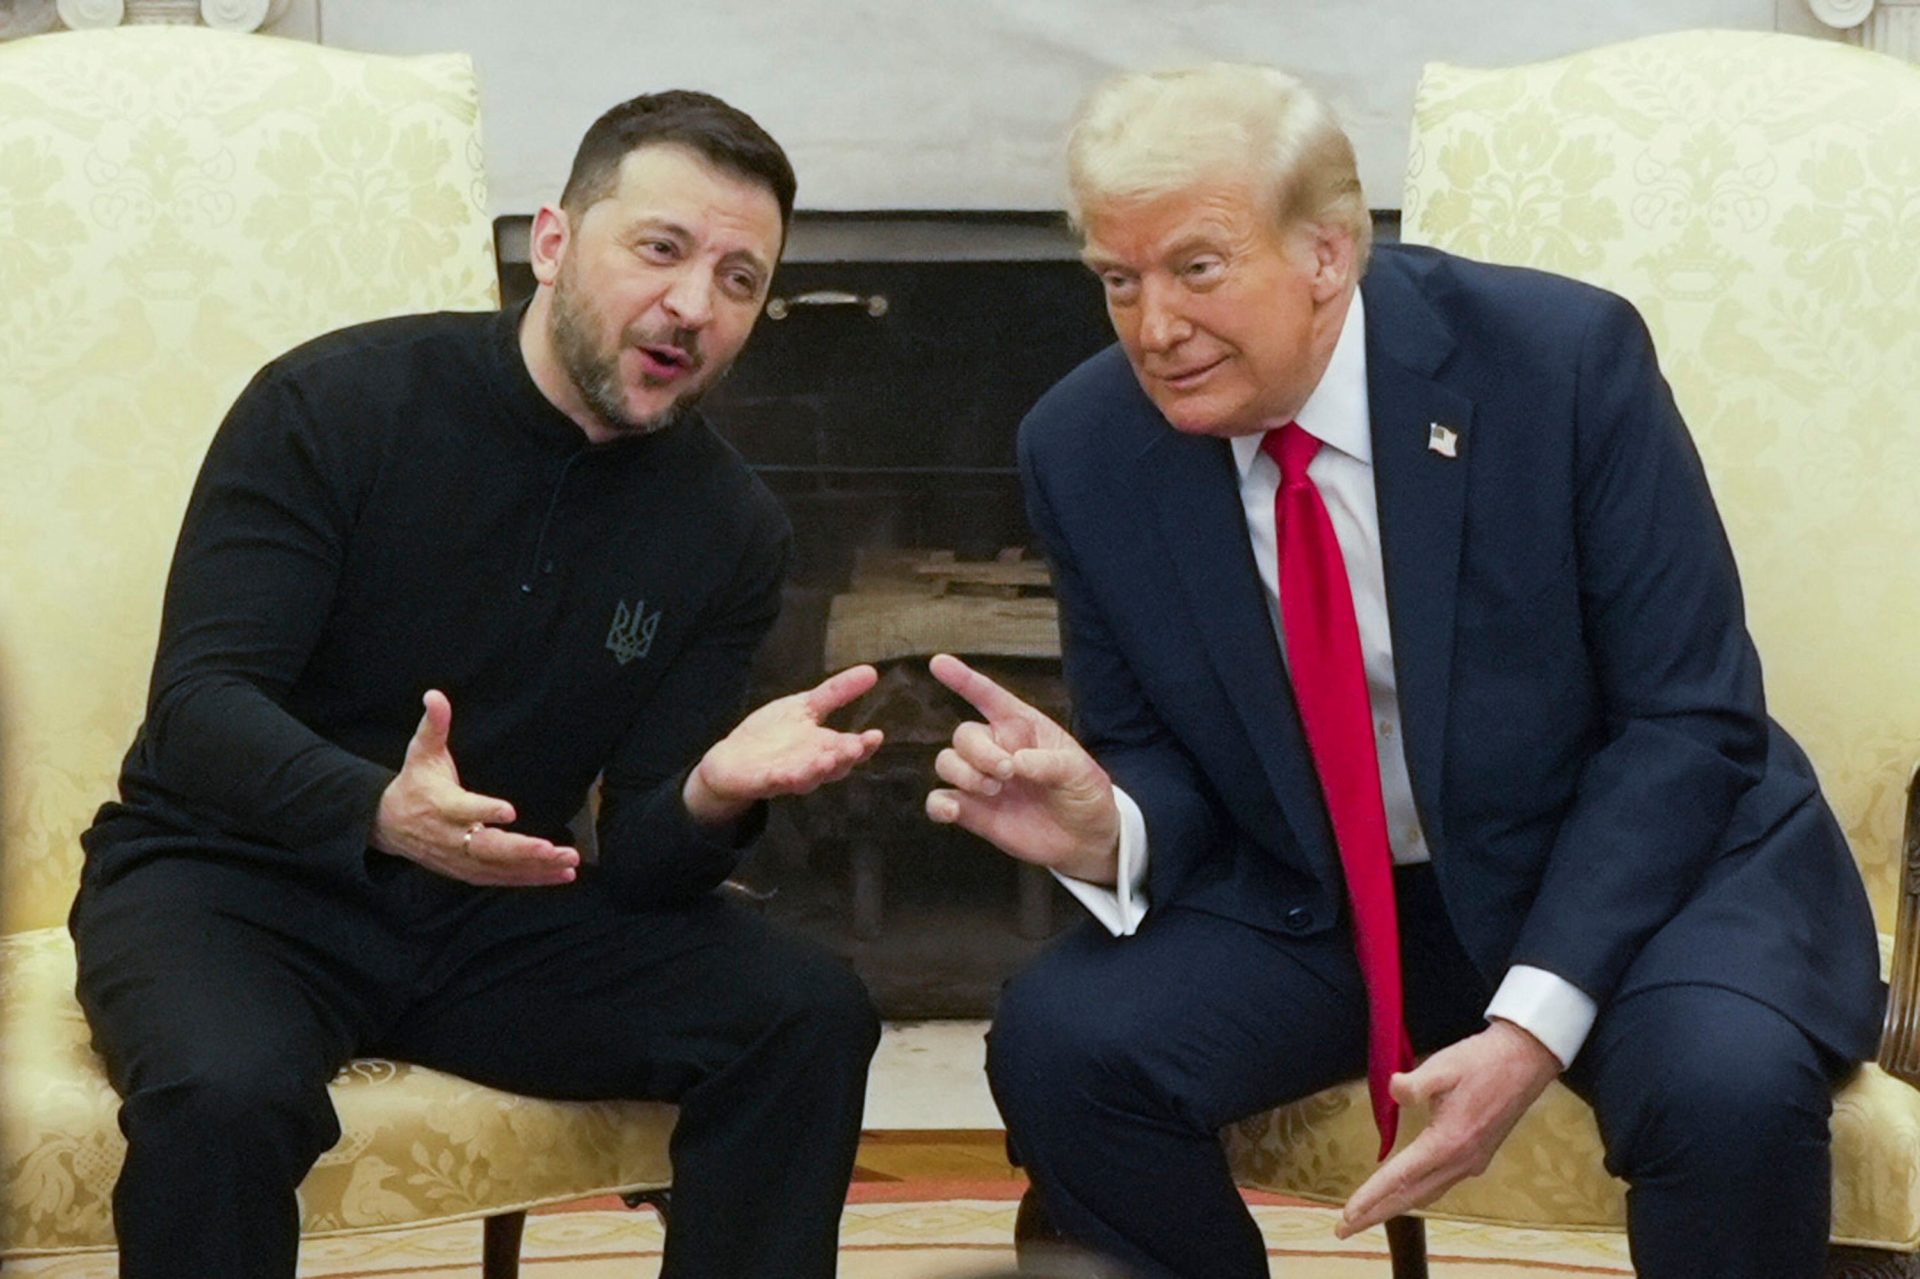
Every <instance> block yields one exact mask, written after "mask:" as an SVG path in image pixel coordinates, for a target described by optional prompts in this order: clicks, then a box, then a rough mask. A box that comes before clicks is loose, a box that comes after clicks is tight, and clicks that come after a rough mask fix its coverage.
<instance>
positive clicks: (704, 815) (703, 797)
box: [680, 764, 753, 826]
mask: <svg viewBox="0 0 1920 1279" xmlns="http://www.w3.org/2000/svg"><path fill="white" fill-rule="evenodd" d="M680 802H681V803H682V804H684V805H685V806H686V810H687V815H688V816H689V817H691V818H693V820H694V822H695V823H697V824H698V825H701V826H728V825H731V824H732V823H734V822H737V821H739V820H740V818H741V817H743V816H745V814H746V812H747V810H748V809H749V808H752V807H753V802H752V801H751V800H729V799H725V798H722V797H721V796H719V795H717V794H715V793H714V790H713V788H712V787H711V786H709V785H707V781H706V778H704V777H703V776H701V773H700V765H698V764H695V765H694V766H693V767H692V768H691V769H689V770H688V772H687V781H686V784H685V785H684V786H682V787H681V788H680Z"/></svg>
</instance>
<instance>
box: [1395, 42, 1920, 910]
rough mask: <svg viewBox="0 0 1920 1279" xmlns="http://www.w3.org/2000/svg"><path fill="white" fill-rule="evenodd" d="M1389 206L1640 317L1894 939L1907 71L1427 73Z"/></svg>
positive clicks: (1903, 746)
mask: <svg viewBox="0 0 1920 1279" xmlns="http://www.w3.org/2000/svg"><path fill="white" fill-rule="evenodd" d="M1404 209H1405V212H1404V221H1403V234H1404V236H1405V238H1406V239H1407V240H1408V241H1409V242H1412V243H1419V244H1429V245H1434V246H1437V247H1439V248H1442V249H1447V250H1450V251H1452V252H1455V253H1461V254H1465V255H1467V256H1469V257H1474V258H1480V259H1483V260H1487V261H1494V262H1504V263H1512V264H1518V265H1523V266H1532V267H1539V268H1543V269H1545V270H1549V271H1556V272H1560V273H1562V274H1565V275H1571V276H1577V277H1579V278H1580V279H1583V280H1587V281H1590V282H1592V283H1594V284H1598V285H1601V286H1603V287H1605V288H1608V289H1612V290H1613V291H1615V292H1617V293H1620V294H1623V295H1624V296H1626V297H1627V298H1628V299H1630V300H1631V301H1632V302H1633V303H1634V305H1636V306H1637V307H1639V309H1640V311H1641V313H1642V314H1643V315H1644V316H1645V317H1646V319H1647V322H1648V324H1649V326H1650V327H1651V328H1652V330H1653V333H1654V338H1655V341H1656V343H1657V345H1658V348H1659V352H1660V359H1661V365H1662V367H1663V368H1664V370H1665V372H1666V375H1667V378H1668V380H1669V381H1670V382H1671V383H1672V384H1673V389H1674V393H1675V395H1676V397H1677V398H1678V400H1679V404H1680V408H1681V410H1682V412H1683V413H1684V414H1685V415H1686V419H1687V422H1688V425H1689V426H1690V427H1691V429H1692V431H1693V434H1694V437H1695V439H1696V440H1697V441H1698V442H1699V446H1700V450H1701V452H1702V454H1703V455H1704V456H1705V459H1706V464H1707V469H1708V471H1709V473H1710V475H1711V478H1712V482H1713V486H1714V491H1715V494H1716V497H1717V498H1718V501H1719V505H1720V510H1721V513H1722V516H1723V517H1724V519H1725V521H1726V524H1727V528H1728V532H1729V535H1730V536H1731V538H1732V542H1733V547H1734V551H1735V554H1736V556H1737V558H1738V560H1739V564H1740V569H1741V576H1742V581H1743V583H1744V585H1745V588H1746V599H1747V611H1748V618H1749V623H1750V625H1751V627H1752V630H1753V633H1754V637H1755V640H1756V642H1757V643H1758V646H1759V650H1760V655H1761V659H1762V661H1763V663H1764V666H1765V670H1766V681H1767V693H1768V698H1769V703H1770V707H1771V709H1772V711H1773V714H1774V716H1775V717H1776V718H1777V719H1779V720H1780V721H1781V722H1782V723H1783V724H1785V725H1786V727H1787V729H1788V730H1789V731H1790V732H1792V733H1793V734H1794V735H1795V737H1797V738H1798V739H1799V741H1800V742H1801V743H1802V744H1803V745H1804V746H1805V747H1806V748H1807V751H1808V753H1809V754H1810V755H1811V756H1812V757H1813V761H1814V764H1815V766H1816V767H1817V768H1818V770H1819V773H1820V778H1821V781H1822V782H1823V784H1824V786H1825V789H1826V793H1827V795H1828V797H1829V798H1830V799H1831V800H1832V802H1833V805H1834V808H1835V809H1836V811H1837V812H1838V813H1839V815H1840V820H1841V823H1842V824H1843V825H1844V826H1845V828H1846V831H1847V835H1848V837H1849V838H1850V839H1851V841H1852V843H1853V848H1854V852H1855V854H1856V855H1857V857H1858V858H1859V860H1860V863H1861V865H1862V867H1863V869H1864V870H1865V872H1866V876H1867V881H1868V888H1869V890H1870V891H1871V893H1872V895H1873V899H1874V907H1875V910H1876V912H1877V914H1878V917H1879V921H1880V926H1881V928H1882V929H1888V928H1890V927H1891V921H1892V917H1893V906H1894V894H1895V885H1896V878H1897V860H1898V857H1897V855H1898V844H1899V836H1900V825H1901V820H1902V809H1903V787H1904V785H1905V782H1906V780H1907V776H1908V773H1909V771H1910V770H1911V769H1912V767H1913V764H1914V761H1915V759H1916V755H1917V754H1920V660H1915V652H1916V643H1917V642H1920V640H1917V637H1920V418H1917V417H1916V410H1915V407H1914V406H1915V405H1916V404H1920V69H1916V68H1915V67H1913V66H1911V65H1909V64H1908V63H1905V62H1902V61H1897V60H1895V59H1892V58H1888V57H1883V56H1881V55H1878V54H1874V53H1868V52H1865V51H1863V50H1860V49H1856V48H1852V47H1848V46H1844V45H1838V44H1830V43H1826V42H1823V41H1817V40H1808V39H1802V38H1799V37H1795V36H1785V35H1775V34H1771V33H1753V32H1735V31H1696V32H1683V33H1680V34H1676V35H1664V36H1656V37H1652V38H1649V39H1645V40H1637V41H1632V42H1629V43H1626V44H1618V45H1613V46H1609V47H1606V48H1600V49H1595V50H1592V51H1590V52H1587V53H1582V54H1577V55H1575V56H1573V57H1569V58H1563V59H1560V60H1558V61H1554V62H1544V63H1540V64H1537V65H1533V66H1523V67H1515V68H1511V69H1506V70H1493V71H1481V70H1471V69H1468V68H1464V67H1454V66H1444V65H1438V64H1435V65H1431V66H1429V67H1428V68H1427V69H1426V72H1425V74H1424V75H1423V76H1422V78H1421V82H1420V88H1419V93H1418V98H1417V101H1416V104H1415V108H1414V123H1413V142H1412V148H1411V155H1410V158H1409V163H1408V171H1407V183H1406V191H1405V198H1404ZM1647 624H1648V625H1650V626H1655V625H1659V624H1661V619H1659V618H1648V619H1647Z"/></svg>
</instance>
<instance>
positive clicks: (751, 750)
mask: <svg viewBox="0 0 1920 1279" xmlns="http://www.w3.org/2000/svg"><path fill="white" fill-rule="evenodd" d="M879 679H880V674H879V672H878V671H876V670H874V669H873V667H871V666H853V667H849V668H848V669H846V670H844V671H841V672H840V673H839V674H838V675H830V676H828V677H827V678H826V679H825V680H823V681H822V682H821V683H820V684H818V685H816V686H815V687H813V688H810V689H808V690H807V691H806V692H804V693H794V694H793V695H791V696H789V697H782V698H778V699H776V700H774V701H771V702H768V703H767V704H766V705H765V706H762V707H761V708H760V709H759V710H757V711H755V712H753V714H751V715H749V716H747V717H746V718H745V719H743V720H741V721H740V724H739V726H738V727H737V728H735V729H734V730H733V731H732V732H731V733H728V734H727V735H726V736H725V737H724V738H722V739H721V740H719V741H718V742H715V743H714V744H713V747H712V749H710V750H709V751H708V752H707V753H706V754H705V755H704V756H702V757H701V759H700V762H699V763H698V764H696V765H695V766H694V769H693V771H692V772H691V773H688V774H687V784H686V787H685V788H684V789H683V790H682V792H681V795H682V797H683V798H684V799H685V800H686V804H687V811H688V812H689V813H691V814H693V817H694V820H695V821H698V822H700V823H702V824H704V825H709V826H718V825H720V824H722V823H724V822H730V821H732V820H733V819H734V818H736V817H739V816H740V815H741V814H742V813H744V812H746V811H747V809H748V808H749V807H751V806H752V805H753V803H754V802H755V801H756V800H762V799H771V798H773V797H774V796H775V795H804V794H806V793H807V792H808V791H811V790H815V789H817V788H819V787H821V786H824V785H826V784H827V783H828V782H837V781H839V780H840V779H841V778H843V777H845V776H846V775H847V774H848V773H850V772H852V771H853V769H854V767H855V766H856V765H858V764H860V763H862V762H863V761H865V760H866V759H868V758H869V757H871V756H872V754H873V753H874V752H875V751H877V750H879V749H880V741H881V736H882V735H881V732H880V730H879V729H877V728H870V729H868V730H867V731H866V732H864V733H842V732H839V731H837V730H835V729H831V728H828V727H827V726H826V725H824V724H822V723H821V722H820V721H821V720H824V719H825V718H826V717H827V716H829V715H831V714H833V712H835V711H837V710H839V709H840V708H841V707H842V706H845V705H846V704H847V703H848V702H851V701H852V700H853V699H854V698H856V697H859V696H861V695H862V694H864V693H865V692H866V691H867V690H868V689H870V688H872V687H873V686H874V684H875V683H877V682H878V681H879Z"/></svg>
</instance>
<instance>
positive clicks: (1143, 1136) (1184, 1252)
mask: <svg viewBox="0 0 1920 1279" xmlns="http://www.w3.org/2000/svg"><path fill="white" fill-rule="evenodd" d="M1396 882H1397V885H1398V891H1399V897H1400V903H1401V919H1402V925H1401V934H1402V941H1401V947H1402V956H1403V969H1404V974H1405V983H1406V991H1407V1001H1406V1002H1407V1017H1408V1031H1409V1033H1410V1034H1411V1035H1412V1037H1413V1041H1414V1047H1415V1049H1416V1050H1417V1051H1418V1052H1421V1053H1427V1052H1431V1051H1433V1050H1434V1049H1436V1048H1439V1047H1442V1046H1444V1045H1446V1044H1448V1043H1451V1042H1453V1041H1455V1040H1458V1039H1460V1038H1463V1037H1465V1036H1467V1035H1470V1034H1473V1033H1475V1032H1476V1031H1478V1030H1480V1029H1481V1028H1483V1027H1484V1025H1485V1022H1484V1020H1483V1016H1482V1014H1483V1013H1484V1012H1485V1009H1486V1004H1487V1001H1488V999H1489V998H1490V997H1491V993H1492V992H1491V991H1490V990H1489V989H1488V988H1487V986H1486V985H1485V983H1484V982H1483V981H1482V979H1481V978H1480V976H1479V975H1478V973H1477V972H1476V971H1475V969H1474V968H1473V966H1472V964H1471V962H1470V961H1469V960H1468V959H1467V957H1466V955H1465V954H1464V953H1463V952H1462V950H1461V949H1460V945H1459V942H1458V940H1457V939H1456V938H1455V936H1454V933H1453V930H1452V927H1451V926H1450V925H1449V924H1448V922H1447V919H1446V912H1445V909H1444V907H1443V906H1442V904H1441V902H1440V898H1439V893H1438V891H1437V888H1436V886H1435V884H1434V880H1433V873H1432V870H1431V868H1428V867H1414V868H1406V869H1402V870H1400V871H1397V872H1396ZM1846 1066H1847V1064H1843V1063H1840V1062H1838V1061H1836V1060H1834V1059H1833V1058H1832V1057H1831V1056H1830V1055H1828V1054H1827V1053H1826V1052H1825V1051H1824V1050H1823V1049H1822V1048H1820V1047H1819V1046H1818V1045H1817V1044H1815V1043H1814V1042H1813V1041H1812V1040H1810V1039H1809V1038H1808V1037H1807V1036H1806V1035H1804V1034H1803V1033H1802V1032H1801V1031H1800V1030H1799V1029H1798V1028H1797V1027H1796V1026H1795V1025H1794V1024H1793V1023H1792V1022H1790V1021H1788V1020H1787V1019H1786V1018H1785V1017H1783V1016H1781V1015H1780V1014H1779V1013H1776V1012H1774V1011H1773V1010H1772V1009H1770V1008H1768V1007H1766V1006H1765V1005H1762V1004H1759V1003H1757V1002H1755V1001H1754V1000H1752V999H1749V998H1747V997H1746V996H1744V995H1740V994H1737V993H1735V992H1733V991H1729V990H1725V989H1721V988H1718V987H1707V986H1697V985H1674V986H1664V987H1656V988H1652V989H1648V990H1644V991H1641V992H1638V993H1635V994H1632V995H1629V996H1627V997H1626V998H1623V999H1620V1000H1618V1001H1616V1002H1615V1003H1614V1004H1612V1005H1610V1006H1608V1007H1606V1008H1604V1009H1603V1010H1602V1011H1601V1014H1600V1017H1599V1019H1598V1020H1597V1021H1596V1022H1595V1024H1594V1028H1593V1031H1592V1033H1591V1034H1590V1035H1589V1037H1588V1039H1587V1042H1586V1044H1585V1046H1584V1047H1583V1048H1582V1049H1581V1052H1580V1055H1579V1056H1578V1057H1576V1058H1575V1060H1574V1064H1573V1067H1572V1069H1571V1070H1569V1071H1568V1073H1567V1075H1566V1076H1565V1082H1566V1083H1567V1084H1568V1085H1569V1086H1570V1087H1572V1088H1573V1090H1574V1091H1575V1092H1577V1093H1578V1094H1580V1096H1582V1097H1583V1098H1585V1099H1586V1100H1587V1101H1588V1102H1589V1103H1590V1104H1591V1105H1592V1106H1593V1108H1594V1111H1595V1114H1596V1115H1597V1117H1598V1119H1599V1122H1600V1131H1601V1136H1602V1138H1603V1139H1604V1141H1605V1144H1606V1151H1607V1169H1608V1171H1610V1172H1612V1173H1613V1174H1614V1175H1615V1176H1618V1177H1621V1178H1623V1179H1624V1180H1625V1181H1627V1183H1628V1185H1629V1191H1628V1196H1627V1209H1628V1233H1629V1237H1630V1242H1631V1247H1632V1251H1633V1261H1634V1267H1635V1269H1636V1271H1637V1272H1638V1273H1639V1274H1641V1275H1643V1276H1649V1277H1652V1279H1681V1277H1685V1279H1711V1277H1715V1276H1724V1277H1726V1279H1735V1277H1738V1279H1763V1277H1767V1276H1782V1277H1787V1276H1792V1277H1795V1279H1799V1277H1802V1276H1817V1275H1818V1274H1819V1273H1820V1272H1821V1265H1822V1260H1823V1258H1824V1255H1825V1250H1826V1242H1827V1227H1828V1221H1829V1217H1830V1213H1831V1206H1830V1202H1829V1200H1830V1185H1831V1182H1830V1177H1831V1163H1830V1151H1829V1137H1828V1120H1829V1116H1830V1114H1831V1111H1832V1089H1833V1087H1834V1084H1835V1083H1836V1082H1837V1080H1838V1078H1839V1077H1840V1076H1841V1075H1842V1074H1843V1073H1844V1070H1845V1069H1846ZM1365 1072H1366V996H1365V989H1364V987H1363V986H1362V984H1361V979H1360V974H1359V971H1358V968H1357V966H1356V965H1355V963H1354V961H1353V957H1352V952H1351V949H1350V943H1349V941H1348V938H1347V934H1346V933H1345V932H1344V931H1341V930H1335V931H1334V932H1332V933H1329V934H1326V935H1323V936H1321V937H1317V938H1311V939H1306V940H1294V939H1287V938H1280V937H1274V936H1270V935H1268V934H1264V933H1261V932H1259V931H1257V930H1254V929H1251V928H1248V927H1246V926H1244V925H1241V924H1237V923H1234V922H1232V921H1229V920H1225V919H1221V918H1219V917H1217V916H1212V915H1205V914H1200V913H1197V912H1191V911H1182V910H1179V909H1172V910H1165V911H1159V910H1156V911H1155V912H1153V913H1150V914H1149V915H1148V917H1147V919H1146V921H1145V922H1144V923H1143V925H1142V926H1141V929H1140V931H1139V932H1138V934H1136V935H1135V936H1133V937H1130V938H1114V937H1112V936H1110V935H1109V934H1108V933H1107V932H1106V930H1105V929H1103V928H1101V927H1100V926H1098V925H1097V924H1088V925H1085V926H1083V927H1081V928H1080V929H1078V930H1076V931H1075V932H1072V933H1070V934H1068V935H1067V936H1066V937H1065V938H1064V939H1062V940H1061V941H1060V942H1058V943H1056V944H1055V945H1054V947H1053V948H1052V949H1051V950H1049V951H1048V952H1047V953H1046V954H1044V955H1042V956H1041V958H1040V959H1039V960H1037V961H1036V962H1035V963H1034V964H1033V965H1032V966H1031V967H1030V968H1028V969H1027V970H1026V971H1025V972H1023V973H1021V974H1020V975H1019V976H1018V977H1016V978H1015V979H1014V980H1013V981H1012V982H1011V983H1010V984H1009V985H1008V987H1007V989H1006V991H1005V992H1004V993H1003V995H1002V998H1001V1002H1000V1007H999V1010H998V1014H997V1016H996V1018H995V1021H994V1027H993V1031H992V1034H991V1036H990V1038H989V1041H988V1050H987V1073H988V1076H989V1079H990V1081H991V1083H992V1085H993V1092H994V1098H995V1100H996V1101H997V1102H998V1103H999V1106H1000V1110H1001V1113H1002V1115H1003V1116H1004V1117H1005V1119H1006V1121H1007V1130H1008V1133H1009V1136H1010V1137H1011V1139H1012V1143H1013V1146H1014V1149H1015V1151H1016V1152H1017V1154H1018V1157H1019V1158H1020V1160H1021V1161H1022V1162H1023V1163H1024V1164H1025V1165H1026V1167H1027V1170H1028V1172H1029V1173H1030V1174H1031V1175H1032V1177H1033V1180H1034V1182H1035V1184H1036V1185H1037V1186H1038V1187H1039V1188H1040V1191H1041V1193H1042V1196H1043V1197H1044V1200H1045V1202H1046V1206H1047V1208H1048V1210H1049V1213H1050V1215H1051V1217H1052V1219H1053V1222H1054V1224H1055V1225H1056V1226H1057V1227H1059V1229H1060V1230H1061V1232H1062V1233H1064V1234H1065V1235H1066V1236H1067V1237H1068V1238H1070V1239H1073V1240H1075V1241H1076V1242H1079V1243H1081V1244H1084V1245H1086V1246H1088V1247H1090V1248H1092V1249H1094V1250H1095V1251H1097V1252H1100V1253H1102V1254H1104V1255H1106V1256H1108V1257H1110V1258H1112V1259H1113V1260H1115V1261H1117V1262H1119V1263H1120V1264H1121V1265H1122V1266H1124V1267H1125V1268H1126V1269H1127V1272H1128V1273H1129V1274H1131V1275H1135V1276H1137V1277H1138V1279H1166V1277H1169V1276H1183V1277H1188V1279H1264V1276H1266V1274H1267V1273H1268V1269H1267V1261H1266V1254H1265V1248H1264V1245H1263V1243H1262V1241H1261V1238H1260V1233H1259V1231H1258V1229H1257V1228H1256V1227H1255V1225H1254V1222H1253V1219H1252V1217H1251V1216H1250V1215H1249V1214H1248V1212H1247V1210H1246V1206H1245V1203H1244V1202H1243V1201H1242V1199H1241V1198H1240V1195H1239V1193H1238V1191H1237V1190H1236V1189H1235V1187H1234V1184H1233V1181H1232V1178H1231V1176H1230V1174H1229V1172H1228V1169H1227V1162H1226V1156H1225V1153H1224V1151H1223V1149H1222V1146H1221V1143H1220V1139H1219V1130H1220V1129H1221V1128H1222V1127H1224V1126H1225V1125H1227V1124H1228V1123H1231V1122H1233V1121H1235V1120H1238V1119H1241V1118H1244V1117H1246V1116H1248V1115H1251V1114H1255V1113H1257V1112H1259V1111H1262V1110H1266V1109H1270V1108H1272V1107H1274V1106H1277V1105H1281V1104H1284V1103H1286V1102H1289V1101H1293V1100H1297V1099H1298V1098H1301V1097H1304V1096H1307V1095H1309V1094H1312V1093H1314V1092H1318V1091H1319V1090H1321V1089H1323V1088H1327V1087H1331V1086H1332V1085H1334V1084H1336V1083H1339V1082H1341V1081H1342V1080H1346V1079H1353V1078H1357V1077H1359V1076H1361V1075H1363V1074H1365Z"/></svg>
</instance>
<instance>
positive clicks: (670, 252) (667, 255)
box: [634, 239, 680, 262]
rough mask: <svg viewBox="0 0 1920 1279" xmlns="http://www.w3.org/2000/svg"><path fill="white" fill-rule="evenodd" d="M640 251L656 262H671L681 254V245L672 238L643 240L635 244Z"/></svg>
mask: <svg viewBox="0 0 1920 1279" xmlns="http://www.w3.org/2000/svg"><path fill="white" fill-rule="evenodd" d="M634 247H635V248H637V249H638V250H639V251H640V253H641V254H642V255H643V256H645V257H648V258H652V259H653V260H654V261H656V262H671V261H672V260H673V259H674V258H677V257H679V256H680V246H679V245H677V244H675V243H674V242H673V241H672V240H658V239H654V240H642V241H640V243H639V244H637V245H635V246H634Z"/></svg>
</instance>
